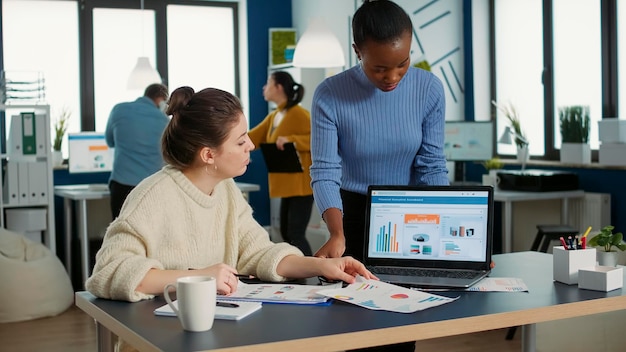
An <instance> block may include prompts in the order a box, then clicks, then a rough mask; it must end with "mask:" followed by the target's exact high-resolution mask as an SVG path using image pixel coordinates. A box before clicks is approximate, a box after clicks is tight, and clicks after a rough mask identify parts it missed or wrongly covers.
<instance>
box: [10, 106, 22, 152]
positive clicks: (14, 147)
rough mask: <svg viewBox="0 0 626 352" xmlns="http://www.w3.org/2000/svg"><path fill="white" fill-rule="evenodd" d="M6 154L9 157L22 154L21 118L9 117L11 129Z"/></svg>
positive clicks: (17, 116) (16, 116)
mask: <svg viewBox="0 0 626 352" xmlns="http://www.w3.org/2000/svg"><path fill="white" fill-rule="evenodd" d="M7 154H8V155H9V156H11V157H14V156H17V157H19V156H21V155H23V153H22V117H21V116H19V115H13V116H11V128H10V130H9V148H8V149H7Z"/></svg>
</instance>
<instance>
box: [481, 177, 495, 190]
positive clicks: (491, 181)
mask: <svg viewBox="0 0 626 352" xmlns="http://www.w3.org/2000/svg"><path fill="white" fill-rule="evenodd" d="M496 180H497V178H496V176H492V175H490V174H484V175H483V186H491V187H494V188H495V187H496Z"/></svg>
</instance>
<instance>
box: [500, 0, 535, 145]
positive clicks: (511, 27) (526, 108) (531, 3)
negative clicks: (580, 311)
mask: <svg viewBox="0 0 626 352" xmlns="http://www.w3.org/2000/svg"><path fill="white" fill-rule="evenodd" d="M541 4H542V0H526V1H518V0H499V1H496V2H495V33H494V39H495V47H496V51H495V72H496V74H495V75H494V76H495V77H496V100H497V102H498V104H500V105H508V104H511V105H512V106H514V107H515V108H516V110H517V111H518V113H519V116H520V120H521V127H522V131H523V133H524V134H525V135H526V137H527V139H528V141H529V149H530V153H531V155H543V153H544V149H545V148H544V138H543V136H544V128H543V116H544V112H543V110H544V105H543V94H544V93H543V85H542V82H541V75H542V73H543V28H542V11H541V6H542V5H541ZM496 125H497V128H496V131H497V133H496V138H498V137H499V136H501V135H502V133H503V132H504V130H505V128H506V127H507V126H509V124H508V120H506V118H505V117H504V116H503V115H502V114H501V113H498V118H497V123H496ZM496 150H497V153H498V154H504V155H513V154H515V153H516V150H515V144H510V145H507V144H498V146H497V149H496Z"/></svg>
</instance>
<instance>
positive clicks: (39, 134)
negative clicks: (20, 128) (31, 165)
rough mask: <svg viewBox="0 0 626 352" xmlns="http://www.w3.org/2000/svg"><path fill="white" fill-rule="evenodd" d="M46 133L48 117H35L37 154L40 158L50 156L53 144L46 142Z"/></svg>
mask: <svg viewBox="0 0 626 352" xmlns="http://www.w3.org/2000/svg"><path fill="white" fill-rule="evenodd" d="M46 133H47V129H46V116H45V115H35V147H36V152H35V153H36V155H37V156H38V157H40V156H44V157H45V156H46V155H47V154H48V149H49V148H50V145H51V143H48V142H46Z"/></svg>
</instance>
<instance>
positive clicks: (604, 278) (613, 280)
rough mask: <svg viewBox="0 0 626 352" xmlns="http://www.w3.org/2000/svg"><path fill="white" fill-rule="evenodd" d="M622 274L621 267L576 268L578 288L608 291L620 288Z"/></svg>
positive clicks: (622, 278)
mask: <svg viewBox="0 0 626 352" xmlns="http://www.w3.org/2000/svg"><path fill="white" fill-rule="evenodd" d="M623 281H624V274H623V270H622V268H621V267H619V268H616V267H613V266H599V265H597V266H593V267H589V268H581V269H579V270H578V288H582V289H585V290H594V291H604V292H609V291H613V290H617V289H618V288H622V286H623Z"/></svg>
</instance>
